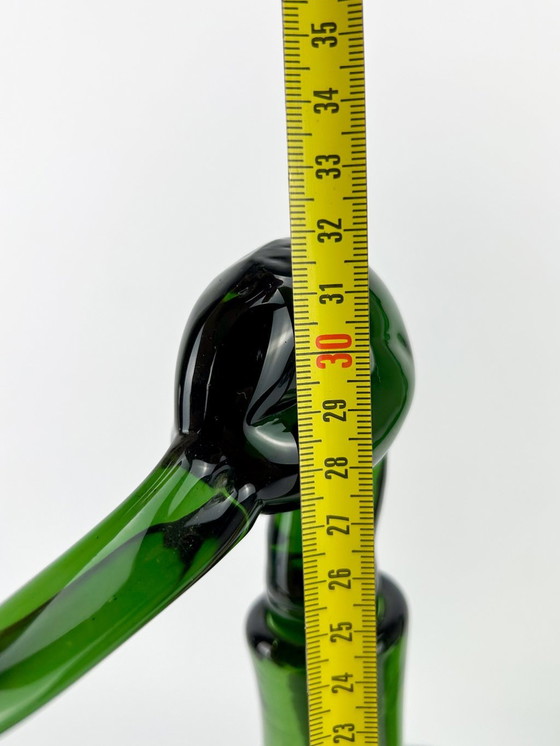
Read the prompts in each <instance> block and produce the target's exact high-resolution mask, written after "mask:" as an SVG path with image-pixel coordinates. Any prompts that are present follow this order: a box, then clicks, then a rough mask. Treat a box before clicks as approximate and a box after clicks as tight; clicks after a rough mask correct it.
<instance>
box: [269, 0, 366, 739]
mask: <svg viewBox="0 0 560 746" xmlns="http://www.w3.org/2000/svg"><path fill="white" fill-rule="evenodd" d="M283 29H284V66H285V88H286V109H287V128H288V161H289V179H290V218H291V237H292V265H293V277H294V314H295V331H296V369H297V389H298V423H299V449H300V477H301V502H302V528H303V560H304V587H305V625H306V647H307V676H308V695H309V728H310V744H311V746H319V745H321V746H322V744H324V743H329V742H332V743H335V744H336V743H340V744H345V743H354V744H373V745H376V744H378V743H379V735H378V712H377V660H376V650H377V630H376V608H375V564H374V525H373V476H372V426H371V384H370V355H369V336H370V335H369V310H368V309H369V292H368V255H367V202H366V131H365V76H364V43H363V19H362V3H361V2H352V1H350V0H284V1H283Z"/></svg>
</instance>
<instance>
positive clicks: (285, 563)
mask: <svg viewBox="0 0 560 746" xmlns="http://www.w3.org/2000/svg"><path fill="white" fill-rule="evenodd" d="M385 474H386V458H385V459H383V460H382V461H380V462H379V464H377V465H376V466H375V467H374V469H373V477H374V495H375V498H374V499H375V517H376V519H377V518H378V516H379V511H380V508H381V502H382V499H383V487H384V483H385ZM267 598H268V602H269V604H270V607H271V608H272V610H273V611H274V612H276V613H277V614H279V615H280V616H282V617H284V618H285V619H290V618H291V619H294V620H301V619H303V598H304V594H303V557H302V541H301V512H300V511H299V510H292V511H290V512H286V513H278V514H277V515H274V516H272V517H271V519H270V524H269V529H268V563H267Z"/></svg>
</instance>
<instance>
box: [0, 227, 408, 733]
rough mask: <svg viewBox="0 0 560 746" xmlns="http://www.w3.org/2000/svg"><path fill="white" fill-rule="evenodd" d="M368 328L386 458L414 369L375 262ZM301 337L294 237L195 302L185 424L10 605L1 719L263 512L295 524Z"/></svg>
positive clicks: (180, 417)
mask: <svg viewBox="0 0 560 746" xmlns="http://www.w3.org/2000/svg"><path fill="white" fill-rule="evenodd" d="M371 329H372V337H371V341H372V349H373V357H374V364H373V366H372V388H373V401H374V402H375V413H374V460H375V461H376V462H379V461H380V460H381V459H382V457H383V456H384V454H385V452H386V450H387V448H388V446H389V444H390V442H391V441H392V439H393V438H394V436H395V434H396V431H397V429H398V426H399V425H400V422H401V421H402V418H403V416H404V413H405V411H406V409H407V408H408V404H409V399H410V393H411V386H412V367H411V357H410V351H409V347H408V342H407V338H406V333H405V331H404V327H403V326H402V321H401V319H400V316H399V314H398V311H397V309H396V306H395V305H394V303H393V301H392V299H391V297H390V296H389V294H388V293H387V291H386V289H385V288H384V286H383V285H382V284H381V283H380V281H379V279H378V278H377V277H376V276H375V275H373V274H372V275H371ZM293 344H294V343H293V309H292V278H291V264H290V251H289V243H288V241H276V242H273V243H271V244H268V245H267V246H265V247H263V248H262V249H259V250H258V251H256V252H253V253H252V254H250V255H248V256H247V257H245V258H244V259H242V260H241V261H239V262H238V263H237V264H235V265H234V266H233V267H232V268H231V269H229V270H227V271H226V272H224V273H223V274H222V275H220V276H219V277H218V278H217V279H216V280H215V281H214V283H212V284H211V285H210V287H209V288H208V289H207V290H206V291H205V292H204V294H203V295H202V297H201V299H200V300H199V302H198V303H197V304H196V306H195V308H194V310H193V312H192V314H191V316H190V318H189V321H188V323H187V326H186V329H185V333H184V335H183V340H182V343H181V348H180V351H179V359H178V365H177V377H176V401H175V411H176V435H175V437H174V440H173V443H172V446H171V448H170V449H169V450H168V451H167V453H166V454H165V456H164V457H163V459H162V460H161V462H160V463H159V464H158V466H157V467H156V468H155V469H154V471H153V472H152V473H151V474H150V475H149V476H148V478H147V479H146V480H145V481H144V482H143V483H142V484H141V485H140V487H139V488H138V489H137V490H136V491H135V492H134V493H133V494H132V495H131V496H130V497H129V498H128V499H127V500H126V501H125V502H124V503H123V504H122V505H121V506H120V507H119V508H117V510H116V511H115V512H114V513H112V514H111V515H110V516H108V517H107V518H106V519H105V520H104V521H102V523H100V524H99V525H98V526H97V527H96V528H94V529H93V530H92V531H91V532H90V533H89V534H88V535H87V536H85V537H84V538H83V539H82V540H81V541H79V542H78V543H77V544H76V545H75V546H74V547H72V548H71V549H70V550H68V552H66V553H65V554H64V555H62V557H60V559H58V560H57V561H56V562H54V563H53V564H52V565H51V566H50V567H48V568H47V569H46V570H44V571H43V572H42V573H41V574H40V575H38V576H37V577H36V578H34V579H33V580H32V581H30V583H28V584H27V585H26V586H25V587H24V588H22V589H21V590H20V591H18V592H17V593H16V594H14V596H12V597H11V598H10V599H8V600H7V601H6V602H5V603H4V604H3V605H2V606H0V731H2V730H5V729H6V728H9V727H10V726H11V725H13V724H14V723H16V722H18V721H19V720H21V719H22V718H24V717H25V716H26V715H28V714H29V713H31V712H33V711H34V710H36V709H37V708H38V707H40V706H41V705H42V704H44V703H45V702H47V701H48V700H49V699H51V698H52V697H53V696H55V695H56V694H57V693H58V692H60V691H62V690H63V689H64V688H65V687H66V686H68V685H69V684H71V683H72V682H73V681H75V680H76V679H77V678H78V677H79V676H81V675H82V674H84V673H85V672H86V671H87V670H88V669H89V668H91V667H92V666H93V665H95V663H97V662H98V661H100V660H101V659H102V658H103V657H105V656H106V655H107V654H108V653H110V652H111V651H112V650H114V649H115V648H116V647H117V646H118V645H120V644H121V643H122V642H124V641H125V640H126V639H127V638H128V637H130V635H132V634H133V633H134V632H135V631H136V630H138V629H139V628H140V627H141V626H142V625H143V624H145V623H146V622H147V621H149V620H150V619H151V618H153V617H154V616H155V615H156V614H158V613H159V612H160V611H161V610H162V609H163V608H164V607H165V606H166V605H167V604H169V603H170V602H171V601H173V600H174V599H175V598H177V596H179V595H180V594H181V593H182V592H183V591H184V590H185V589H186V588H188V587H189V586H190V585H192V583H194V582H195V581H196V580H198V579H199V578H200V577H201V576H202V575H204V573H205V572H207V571H208V570H209V569H210V568H211V567H212V566H213V565H214V564H215V563H216V562H218V561H219V560H220V559H221V558H222V557H223V556H224V555H225V554H226V553H227V552H228V551H229V549H231V547H232V546H234V544H235V543H236V542H237V541H239V540H240V539H241V538H242V537H243V536H244V534H245V533H246V532H247V530H248V529H249V528H250V527H251V525H252V523H253V522H254V520H255V519H256V517H257V516H258V514H259V513H261V512H264V513H279V512H282V511H288V514H287V515H288V516H290V518H286V517H283V518H282V519H277V520H279V521H280V520H290V521H291V522H292V524H293V525H294V526H295V523H297V521H295V516H296V515H297V513H296V512H294V511H297V508H298V506H299V492H298V490H299V478H298V449H297V414H296V399H295V396H296V392H295V367H294V366H295V364H294V347H293ZM280 553H281V552H277V553H276V554H277V555H278V556H279V555H280ZM380 598H381V599H382V598H383V594H381V595H380ZM383 603H384V602H383ZM399 686H400V685H399ZM299 706H302V705H301V703H300V704H299V705H298V707H299ZM273 743H276V742H273V741H270V744H271V745H272V744H273ZM278 743H280V742H278ZM282 743H284V742H283V741H282ZM286 743H287V742H286ZM290 743H292V742H290ZM293 743H296V741H294V742H293ZM389 743H391V744H392V742H389Z"/></svg>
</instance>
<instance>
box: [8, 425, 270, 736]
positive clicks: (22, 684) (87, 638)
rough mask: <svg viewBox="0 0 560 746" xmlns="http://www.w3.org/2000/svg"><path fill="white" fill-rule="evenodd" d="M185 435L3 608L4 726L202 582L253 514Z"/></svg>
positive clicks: (226, 474)
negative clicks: (194, 453) (195, 456)
mask: <svg viewBox="0 0 560 746" xmlns="http://www.w3.org/2000/svg"><path fill="white" fill-rule="evenodd" d="M187 446H188V438H186V437H185V436H182V437H181V438H179V439H178V440H177V441H176V442H175V444H174V445H173V446H172V447H171V449H170V450H169V451H168V453H167V454H166V456H165V457H164V458H163V459H162V461H161V462H160V464H159V465H158V466H157V467H156V468H155V469H154V471H153V472H152V473H151V474H150V475H149V476H148V478H147V479H146V480H145V481H144V482H143V483H142V484H141V485H140V487H138V489H137V490H136V491H135V492H134V493H133V494H132V495H131V496H130V497H129V498H128V499H127V500H126V501H125V502H124V503H123V504H122V505H121V506H120V507H119V508H117V510H115V512H114V513H112V514H111V515H110V516H108V517H107V518H106V519H105V520H104V521H102V522H101V523H100V524H99V525H98V526H97V527H96V528H94V529H93V530H92V531H91V532H90V533H89V534H88V535H87V536H85V537H84V538H83V539H82V540H81V541H79V542H78V543H77V544H76V545H75V546H73V547H72V548H71V549H70V550H69V551H68V552H66V554H64V555H62V557H60V558H59V559H58V560H57V561H55V562H54V563H53V564H52V565H50V567H48V568H47V569H46V570H44V571H43V572H42V573H41V574H39V575H38V576H37V577H36V578H34V579H33V580H31V581H30V582H29V583H28V584H27V585H26V586H24V587H23V588H22V589H21V590H20V591H18V592H17V593H16V594H14V595H13V596H12V597H11V598H9V599H8V600H7V601H6V602H5V603H4V604H3V605H2V606H0V732H2V731H4V730H6V729H7V728H9V727H10V726H12V725H14V724H15V723H17V722H18V721H19V720H21V719H22V718H24V717H26V716H27V715H29V714H30V713H31V712H33V711H34V710H36V709H37V708H38V707H40V706H41V705H43V704H44V703H46V702H47V701H48V700H50V699H51V698H52V697H54V696H55V695H56V694H58V693H59V692H60V691H62V690H63V689H64V688H66V687H67V686H68V685H69V684H71V683H72V682H73V681H75V680H76V679H77V678H79V677H80V676H82V675H83V674H84V673H85V672H86V671H87V670H89V669H90V668H91V667H92V666H94V665H95V664H96V663H97V662H98V661H100V660H101V659H102V658H104V657H105V656H106V655H108V654H109V653H110V652H111V651H112V650H114V649H115V648H116V647H117V646H118V645H120V644H121V643H122V642H124V641H125V640H126V639H127V638H128V637H130V636H131V635H132V634H133V633H134V632H136V631H137V630H138V629H139V628H140V627H142V626H143V625H144V624H145V623H146V622H148V621H149V620H150V619H152V618H153V617H154V616H155V615H156V614H158V613H159V612H160V611H161V610H162V609H163V608H165V606H167V605H168V604H169V603H170V602H171V601H173V600H174V599H175V598H177V596H179V595H180V594H181V593H182V592H183V591H184V590H186V589H187V588H188V587H189V586H190V585H192V584H193V583H194V582H195V581H196V580H198V579H199V578H200V577H201V576H202V575H204V573H205V572H206V571H207V570H209V569H210V568H211V567H212V566H213V565H214V564H216V562H218V560H220V559H221V558H222V557H223V556H224V555H225V554H226V553H227V552H228V551H229V550H230V549H231V548H232V547H233V546H234V544H236V543H237V541H239V539H240V538H241V537H242V536H244V534H245V533H246V532H247V531H248V529H249V528H250V527H251V525H252V524H253V522H254V520H255V518H256V516H257V515H258V513H259V503H258V501H257V499H256V496H255V492H254V490H253V489H252V488H251V487H250V486H246V487H244V488H242V489H241V490H240V491H239V493H238V492H237V490H236V489H235V486H234V485H233V481H232V473H231V469H230V468H229V467H228V466H227V464H220V465H218V466H215V465H214V466H212V465H209V464H205V463H203V462H199V461H192V462H189V460H188V455H187V453H188V448H187Z"/></svg>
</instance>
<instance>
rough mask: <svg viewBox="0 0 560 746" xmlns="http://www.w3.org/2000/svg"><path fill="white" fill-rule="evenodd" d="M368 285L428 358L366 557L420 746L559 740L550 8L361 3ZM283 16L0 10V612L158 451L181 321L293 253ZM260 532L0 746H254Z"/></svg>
mask: <svg viewBox="0 0 560 746" xmlns="http://www.w3.org/2000/svg"><path fill="white" fill-rule="evenodd" d="M366 43H367V50H366V52H367V74H368V77H367V86H368V89H367V90H368V137H369V143H368V151H369V187H370V206H371V215H370V231H371V262H372V264H373V266H375V268H376V269H377V270H378V272H379V273H380V274H381V275H382V276H383V278H384V279H385V281H386V282H387V284H388V285H389V287H390V288H391V289H392V292H393V293H394V295H395V297H396V298H397V299H398V302H399V305H400V307H401V310H402V312H403V315H404V317H405V320H406V322H407V325H408V329H409V332H410V335H411V338H412V341H413V344H414V349H415V354H416V360H417V374H418V386H417V390H416V398H415V404H414V406H413V409H412V412H411V414H410V417H409V421H408V422H407V424H406V426H405V428H404V430H403V432H402V434H401V436H400V437H399V439H398V441H397V443H396V445H395V446H394V449H393V453H392V459H391V462H392V463H391V474H390V480H389V484H388V490H387V497H386V504H385V510H384V515H383V520H382V523H381V528H380V534H379V545H378V547H379V548H378V558H379V562H380V565H381V567H382V569H384V570H385V571H388V572H389V573H390V574H391V575H393V577H395V578H396V579H398V581H399V583H400V584H401V585H402V587H403V589H404V590H405V592H406V594H407V597H408V600H409V603H410V607H411V631H410V645H409V656H408V668H407V682H406V713H405V715H406V737H407V743H409V744H418V746H420V745H421V746H475V744H476V746H496V745H497V744H499V745H500V746H501V744H507V746H533V745H537V744H538V746H555V745H556V744H558V743H559V741H560V710H559V705H558V696H559V693H560V636H559V633H558V631H559V629H560V605H559V600H558V574H559V570H560V566H559V562H560V548H559V545H558V540H557V533H558V523H559V520H560V507H559V500H558V497H559V495H558V482H557V468H556V467H557V463H558V446H559V444H560V438H559V424H558V423H559V422H560V406H559V384H558V379H559V376H560V370H559V368H560V366H559V365H558V363H559V351H558V322H559V319H560V317H559V310H560V309H559V305H560V304H559V301H558V282H559V280H558V269H559V264H560V259H559V254H558V239H559V233H560V222H559V215H558V213H559V210H558V208H559V206H560V205H559V203H560V199H559V198H560V190H559V174H560V148H559V137H558V132H559V130H560V100H559V91H560V51H559V50H560V10H559V6H558V2H557V0H531V2H529V0H524V1H523V2H521V1H520V0H507V1H506V0H471V1H470V2H468V3H464V2H463V3H450V2H449V1H448V0H423V1H422V0H420V2H419V1H418V0H392V2H384V1H382V2H368V4H367V6H366ZM282 86H283V81H282V52H281V27H280V7H279V3H278V2H276V1H275V2H263V0H259V1H258V2H256V0H238V2H236V3H231V2H222V0H218V2H215V3H209V2H206V3H197V4H195V3H179V2H176V1H174V0H160V1H159V2H157V3H156V2H145V1H144V0H136V1H135V2H132V1H131V0H110V2H109V0H95V2H92V1H91V0H90V1H89V2H85V1H84V0H67V1H64V0H49V2H41V1H39V0H35V1H32V0H1V1H0V262H1V265H0V267H1V269H0V349H1V370H0V474H1V480H2V481H1V484H2V489H1V494H0V506H1V511H0V566H1V568H2V573H1V577H0V595H1V596H5V595H7V594H8V593H10V592H12V591H13V590H15V589H16V588H17V587H18V586H19V585H20V584H22V583H23V582H24V581H25V580H27V579H28V578H29V577H30V576H32V575H33V574H34V573H35V572H37V571H38V570H40V569H41V568H42V567H43V566H44V565H45V564H46V563H47V562H49V561H50V560H52V559H54V558H55V557H56V556H57V555H58V554H59V553H60V552H61V551H62V550H63V549H65V548H66V547H67V546H69V545H70V544H71V543H73V542H74V541H75V540H76V539H77V538H78V537H79V536H81V535H82V534H83V533H84V532H85V531H86V530H88V529H89V528H90V527H91V526H92V525H93V524H94V523H95V522H97V521H98V520H99V519H100V518H102V517H103V516H104V515H106V514H107V513H108V512H109V511H110V510H111V509H112V508H113V507H114V506H115V505H116V504H117V503H118V502H120V501H121V500H122V499H123V498H124V497H125V496H126V495H127V494H128V493H129V492H131V490H132V489H133V488H134V487H135V486H136V484H137V483H139V482H140V480H141V479H142V478H143V477H144V476H145V474H146V473H147V472H148V471H149V470H150V469H151V467H152V466H153V465H154V464H155V462H156V461H157V460H158V458H159V456H160V455H161V454H162V453H163V451H164V450H165V448H166V446H167V444H168V440H169V433H170V429H171V422H172V397H173V375H174V365H175V356H176V352H177V349H178V344H179V339H180V335H181V332H182V328H183V325H184V323H185V321H186V318H187V316H188V313H189V311H190V309H191V307H192V305H193V303H194V301H195V299H196V298H197V297H198V295H199V294H200V292H201V291H202V289H203V288H204V287H205V285H206V284H207V283H208V282H209V281H210V280H211V278H212V277H213V276H214V275H215V274H216V273H217V272H218V271H219V270H221V269H223V268H225V267H226V266H228V265H229V264H231V263H233V262H235V261H236V259H238V258H239V257H240V256H242V255H243V254H245V253H247V252H248V251H250V250H252V249H254V248H256V247H257V246H258V245H260V244H262V243H265V242H267V241H269V240H271V239H273V238H277V237H281V236H285V235H287V233H288V203H287V176H286V149H285V133H284V111H283V93H282ZM264 525H265V524H264V521H263V522H261V523H259V524H258V525H257V527H256V528H255V529H254V531H253V532H252V534H251V535H249V536H248V537H247V539H246V540H245V541H244V542H243V543H242V544H241V545H240V546H239V547H237V548H236V550H234V552H233V553H232V554H231V555H230V556H229V557H228V558H227V560H226V561H224V562H223V563H222V565H221V566H219V567H218V568H216V569H215V570H214V571H213V572H212V573H211V574H210V575H209V576H208V577H207V578H206V579H205V580H204V581H203V582H202V583H200V584H199V585H198V586H195V587H194V588H193V589H192V590H191V591H189V592H188V593H187V594H186V595H185V596H183V597H182V599H180V600H179V601H178V602H177V603H176V604H174V605H173V606H172V607H171V608H169V609H168V610H167V611H166V612H165V613H164V614H162V615H161V616H160V617H159V618H158V619H156V620H155V621H153V622H152V623H151V624H149V625H148V626H147V627H146V628H145V629H144V630H143V631H142V632H140V633H139V634H138V635H136V637H135V638H133V639H132V640H131V641H129V642H128V643H127V644H125V645H124V647H123V648H121V649H120V650H119V651H117V652H116V653H114V654H113V655H112V656H110V658H109V659H107V660H106V661H105V662H103V663H102V664H101V665H99V666H98V667H97V669H95V670H94V671H93V672H91V673H90V674H88V675H87V676H86V677H85V678H84V679H83V680H82V681H80V682H79V683H78V684H76V685H75V686H73V687H72V688H71V689H70V690H68V691H67V692H66V693H65V694H64V695H62V696H61V697H59V698H58V699H57V700H56V701H55V702H54V703H52V704H51V705H49V706H47V707H46V708H45V709H43V710H42V711H41V712H40V713H39V714H38V715H36V716H35V717H33V718H31V719H29V720H28V721H27V722H25V723H24V724H23V725H22V726H20V727H19V728H16V729H15V730H13V731H12V732H10V733H9V734H8V735H7V736H6V737H5V742H6V743H7V744H10V745H11V746H31V745H33V746H43V745H45V746H49V745H50V744H52V745H53V746H54V744H56V745H57V746H70V744H72V745H74V744H76V743H79V744H81V746H94V745H95V746H97V745H98V744H102V743H103V744H109V745H110V746H111V745H112V744H132V743H134V744H136V746H142V745H143V744H146V745H147V744H153V743H160V744H163V743H165V744H166V746H175V745H176V746H179V745H180V744H181V745H182V744H197V746H215V744H216V743H220V742H226V743H227V744H229V745H230V746H234V744H236V745H239V746H248V745H252V744H254V745H255V746H256V745H257V744H259V743H261V735H260V722H259V718H260V715H259V706H258V702H257V694H256V688H255V684H254V681H253V673H252V670H251V666H250V661H249V657H248V653H247V650H246V647H245V642H244V633H243V625H244V616H245V613H246V610H247V608H248V606H249V605H250V603H251V602H252V600H253V599H254V598H255V597H256V596H257V595H258V594H259V593H260V592H261V589H262V588H263V586H264Z"/></svg>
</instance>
